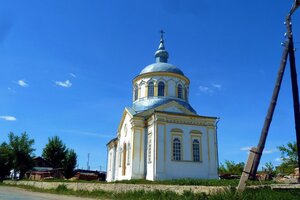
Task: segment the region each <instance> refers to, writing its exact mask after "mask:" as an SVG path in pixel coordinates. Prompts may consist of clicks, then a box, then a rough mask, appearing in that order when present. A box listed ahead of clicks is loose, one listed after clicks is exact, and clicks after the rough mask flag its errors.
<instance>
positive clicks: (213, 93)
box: [0, 0, 300, 170]
mask: <svg viewBox="0 0 300 200" xmlns="http://www.w3.org/2000/svg"><path fill="white" fill-rule="evenodd" d="M291 4H292V1H286V0H277V1H272V0H264V1H259V0H252V1H234V0H227V1H221V0H216V1H211V0H161V1H158V0H153V1H138V0H136V1H131V0H128V1H121V0H112V1H100V0H99V1H96V0H89V1H83V0H82V1H79V0H72V1H71V0H60V1H50V0H49V1H48V0H45V1H38V0H35V1H33V0H32V1H21V0H20V1H15V0H11V1H1V8H0V77H1V78H0V142H2V141H5V140H7V134H8V133H9V132H10V131H12V132H14V133H16V134H20V133H22V132H24V131H26V132H27V133H28V134H29V136H30V137H31V138H34V139H35V145H34V147H35V148H36V152H35V154H36V155H40V154H41V151H42V149H43V148H44V146H45V144H46V143H47V141H48V137H52V136H54V135H58V136H59V137H60V138H61V139H62V140H63V141H64V142H65V143H66V145H67V146H68V147H69V148H73V149H74V150H75V151H76V152H77V154H78V161H79V167H83V168H86V165H87V154H88V153H90V166H91V168H92V169H99V168H100V166H101V168H102V170H103V169H105V168H106V143H107V142H108V141H109V140H110V139H111V138H113V137H114V136H115V135H116V131H117V127H118V124H119V121H120V119H121V114H122V112H123V109H124V107H125V106H130V105H131V104H132V94H131V92H132V85H131V84H132V79H133V78H134V77H135V76H136V75H138V74H139V72H140V71H141V70H142V69H143V68H144V67H145V66H147V65H148V64H151V63H153V62H154V52H155V51H156V49H157V47H158V42H159V30H160V29H164V31H165V32H166V34H165V45H166V48H167V50H168V51H169V54H170V58H169V62H170V63H172V64H174V65H176V66H178V67H179V68H180V69H181V70H182V71H183V72H184V73H185V75H186V76H187V77H189V78H190V80H191V85H190V103H191V105H192V106H193V107H194V109H195V110H196V111H197V112H198V114H200V115H206V116H217V117H220V118H221V120H220V122H219V127H218V144H219V158H220V162H224V160H233V161H235V162H241V161H244V162H245V161H246V159H247V151H245V149H247V148H248V147H250V146H255V145H257V143H258V139H259V136H260V132H261V128H262V125H263V121H264V118H265V115H266V112H267V108H268V105H269V101H270V98H271V94H272V90H273V87H274V82H275V79H276V76H277V70H278V67H279V62H280V58H281V54H282V50H283V48H282V46H281V45H280V43H281V42H282V41H284V36H283V35H284V32H285V27H284V25H283V21H284V18H285V15H286V14H287V13H288V11H289V9H290V7H291ZM293 20H294V22H295V23H294V27H293V29H294V37H295V46H296V48H299V46H300V26H299V22H298V21H300V11H298V12H296V13H295V14H294V17H293ZM298 36H299V37H298ZM299 56H300V55H299V51H296V59H298V58H299ZM298 60H299V59H298ZM298 60H297V61H296V62H297V63H299V62H298ZM298 65H299V64H298ZM291 97H292V94H291V87H290V78H289V70H288V68H287V70H286V74H285V77H284V80H283V85H282V90H281V92H280V96H279V100H278V104H277V108H276V111H275V115H274V120H273V122H272V125H271V128H270V132H269V137H268V139H267V144H266V151H265V154H264V155H263V157H262V163H265V162H267V161H272V162H273V163H274V164H275V165H278V164H279V162H278V158H279V157H280V153H279V152H278V151H277V150H276V147H277V146H279V145H282V144H286V143H287V142H288V141H293V140H295V131H294V121H293V110H292V98H291Z"/></svg>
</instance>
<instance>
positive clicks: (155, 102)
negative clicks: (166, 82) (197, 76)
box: [132, 97, 197, 114]
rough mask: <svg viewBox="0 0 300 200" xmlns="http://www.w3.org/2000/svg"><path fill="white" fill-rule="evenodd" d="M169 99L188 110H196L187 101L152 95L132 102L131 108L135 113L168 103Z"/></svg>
mask: <svg viewBox="0 0 300 200" xmlns="http://www.w3.org/2000/svg"><path fill="white" fill-rule="evenodd" d="M171 101H176V102H177V103H179V104H180V105H182V106H183V107H185V108H186V109H188V110H189V111H191V112H193V113H195V114H197V113H196V111H195V110H194V109H193V108H192V106H191V105H190V104H189V103H188V102H186V101H184V100H180V99H177V98H170V97H152V98H148V99H144V100H141V101H137V102H134V103H133V105H132V109H133V110H135V111H136V112H137V113H140V112H143V111H146V110H150V109H154V108H156V107H158V106H160V105H163V104H166V103H169V102H171Z"/></svg>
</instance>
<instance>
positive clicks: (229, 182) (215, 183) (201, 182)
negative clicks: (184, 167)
mask: <svg viewBox="0 0 300 200" xmlns="http://www.w3.org/2000/svg"><path fill="white" fill-rule="evenodd" d="M114 183H124V184H162V185H199V186H200V185H201V186H234V187H235V186H237V185H238V184H239V180H238V179H232V180H213V179H210V180H208V179H174V180H164V181H148V180H141V179H139V180H123V181H116V182H114ZM275 183H276V182H274V181H250V180H249V181H248V182H247V185H269V184H275Z"/></svg>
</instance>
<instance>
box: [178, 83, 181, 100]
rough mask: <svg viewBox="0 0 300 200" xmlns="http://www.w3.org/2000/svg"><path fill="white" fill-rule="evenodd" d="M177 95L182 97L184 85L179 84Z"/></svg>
mask: <svg viewBox="0 0 300 200" xmlns="http://www.w3.org/2000/svg"><path fill="white" fill-rule="evenodd" d="M177 97H178V98H180V99H182V86H181V85H180V84H179V85H178V86H177Z"/></svg>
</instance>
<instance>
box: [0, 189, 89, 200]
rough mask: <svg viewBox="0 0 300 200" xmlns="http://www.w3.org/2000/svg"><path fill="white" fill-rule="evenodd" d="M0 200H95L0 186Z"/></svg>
mask: <svg viewBox="0 0 300 200" xmlns="http://www.w3.org/2000/svg"><path fill="white" fill-rule="evenodd" d="M0 200H95V199H91V198H81V197H75V196H66V195H58V194H49V193H41V192H31V191H27V190H25V189H22V188H17V187H7V186H0Z"/></svg>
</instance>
